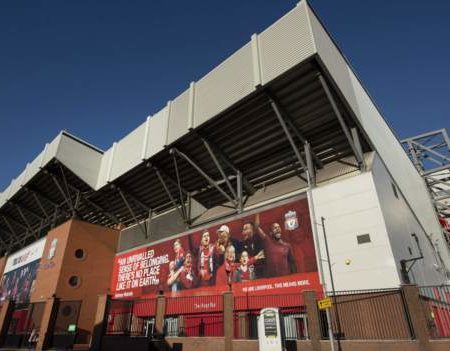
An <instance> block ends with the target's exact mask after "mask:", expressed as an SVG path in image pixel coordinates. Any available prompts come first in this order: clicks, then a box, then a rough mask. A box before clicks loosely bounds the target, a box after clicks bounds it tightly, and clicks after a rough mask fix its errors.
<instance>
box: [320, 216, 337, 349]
mask: <svg viewBox="0 0 450 351" xmlns="http://www.w3.org/2000/svg"><path fill="white" fill-rule="evenodd" d="M320 221H321V222H322V230H323V238H324V240H325V250H326V254H327V262H328V270H329V273H330V280H331V292H332V294H333V305H334V310H335V313H336V324H337V328H338V332H337V334H336V341H337V344H338V350H339V351H341V350H342V346H341V321H340V318H339V309H338V307H337V304H336V290H335V288H334V278H333V270H332V269H331V261H330V251H329V250H328V240H327V233H326V230H325V218H323V217H320Z"/></svg>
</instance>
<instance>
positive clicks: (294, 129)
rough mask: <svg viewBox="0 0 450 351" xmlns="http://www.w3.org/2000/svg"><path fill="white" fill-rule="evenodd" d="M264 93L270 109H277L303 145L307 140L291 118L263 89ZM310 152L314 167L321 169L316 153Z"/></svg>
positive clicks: (276, 100) (270, 94) (277, 101)
mask: <svg viewBox="0 0 450 351" xmlns="http://www.w3.org/2000/svg"><path fill="white" fill-rule="evenodd" d="M264 93H265V94H266V96H267V97H268V99H269V102H270V105H271V107H272V109H273V110H274V111H275V109H274V105H275V106H276V107H277V110H278V112H279V113H280V115H281V116H282V118H283V120H284V121H285V122H286V123H287V125H288V126H289V128H290V129H291V130H292V132H293V133H294V135H295V136H296V137H297V139H298V140H299V141H300V143H301V144H303V145H304V144H305V143H306V142H307V141H308V140H307V139H306V138H305V136H304V135H303V134H302V133H301V132H300V130H299V129H298V128H297V127H296V126H295V124H294V122H293V121H292V118H291V116H290V115H289V113H287V111H286V110H285V109H284V108H283V106H282V105H281V103H280V101H279V100H278V99H277V98H276V97H275V95H273V94H272V93H271V92H270V91H269V90H268V89H265V90H264ZM275 113H276V111H275ZM310 152H311V156H312V157H313V160H314V163H315V165H316V167H317V168H319V169H320V168H323V162H322V160H321V159H320V158H319V157H318V156H317V155H316V153H315V152H314V150H313V149H312V148H310Z"/></svg>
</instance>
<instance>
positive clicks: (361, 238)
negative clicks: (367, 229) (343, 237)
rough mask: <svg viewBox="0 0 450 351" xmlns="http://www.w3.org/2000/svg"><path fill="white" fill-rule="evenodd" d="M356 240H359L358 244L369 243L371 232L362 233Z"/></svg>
mask: <svg viewBox="0 0 450 351" xmlns="http://www.w3.org/2000/svg"><path fill="white" fill-rule="evenodd" d="M356 240H358V244H359V245H361V244H367V243H370V242H371V240H370V234H361V235H357V236H356Z"/></svg>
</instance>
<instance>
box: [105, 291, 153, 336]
mask: <svg viewBox="0 0 450 351" xmlns="http://www.w3.org/2000/svg"><path fill="white" fill-rule="evenodd" d="M155 313H156V299H145V300H134V301H130V300H111V301H110V302H109V305H108V310H107V319H106V321H107V325H106V335H129V336H136V337H138V336H145V337H150V336H152V335H153V334H154V331H155V329H154V326H155Z"/></svg>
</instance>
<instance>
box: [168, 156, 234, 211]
mask: <svg viewBox="0 0 450 351" xmlns="http://www.w3.org/2000/svg"><path fill="white" fill-rule="evenodd" d="M171 150H172V152H174V153H176V154H177V155H178V156H180V157H181V158H183V159H184V160H185V161H187V162H188V163H189V164H190V165H191V166H192V167H193V168H194V169H195V170H196V171H197V172H198V173H199V174H200V175H201V176H202V177H203V178H205V179H206V181H207V182H208V183H209V184H210V185H211V186H213V187H214V188H216V189H217V190H218V191H219V192H220V193H221V194H222V195H223V196H224V197H225V198H226V199H227V200H228V201H229V202H231V203H232V204H234V205H236V201H235V200H234V199H233V198H231V196H230V195H228V194H227V193H226V192H225V191H224V190H223V189H222V188H221V187H220V186H218V185H217V183H216V181H214V180H213V179H212V178H211V177H210V176H209V175H208V174H206V172H205V171H203V170H202V169H201V168H200V167H199V166H198V165H197V164H196V163H195V162H194V161H192V160H191V159H190V158H189V157H188V156H187V155H185V154H184V153H182V152H181V151H179V150H178V149H176V148H172V149H171Z"/></svg>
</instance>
